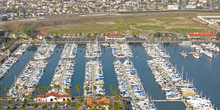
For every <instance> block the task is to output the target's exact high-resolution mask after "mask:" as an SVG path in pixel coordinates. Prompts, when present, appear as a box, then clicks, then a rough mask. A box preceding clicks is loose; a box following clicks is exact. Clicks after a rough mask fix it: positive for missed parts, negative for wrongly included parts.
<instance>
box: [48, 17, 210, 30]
mask: <svg viewBox="0 0 220 110" xmlns="http://www.w3.org/2000/svg"><path fill="white" fill-rule="evenodd" d="M159 31H162V32H172V33H192V32H195V31H196V32H203V33H205V32H214V30H212V29H210V28H209V27H208V26H206V25H204V24H201V23H199V22H198V21H195V20H193V19H192V18H188V17H157V18H148V19H143V18H142V19H132V18H129V19H115V20H106V21H105V20H104V21H98V22H97V21H96V22H93V21H90V22H84V23H77V24H69V25H64V26H57V27H55V28H54V29H52V30H49V31H48V32H49V33H53V34H78V33H109V32H120V33H126V34H128V33H130V34H131V33H144V32H159Z"/></svg>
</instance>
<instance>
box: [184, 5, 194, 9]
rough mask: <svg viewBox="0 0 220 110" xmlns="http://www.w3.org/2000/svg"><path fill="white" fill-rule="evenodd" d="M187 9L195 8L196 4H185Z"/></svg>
mask: <svg viewBox="0 0 220 110" xmlns="http://www.w3.org/2000/svg"><path fill="white" fill-rule="evenodd" d="M186 8H187V9H196V5H186Z"/></svg>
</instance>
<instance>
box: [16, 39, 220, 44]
mask: <svg viewBox="0 0 220 110" xmlns="http://www.w3.org/2000/svg"><path fill="white" fill-rule="evenodd" d="M73 41H74V40H70V41H66V40H65V41H46V43H54V42H55V43H56V44H66V43H72V42H73ZM29 42H31V43H33V44H40V43H45V41H40V40H34V41H17V42H16V43H17V44H22V43H29ZM74 42H75V43H77V44H87V43H89V42H90V43H95V41H90V40H82V41H74ZM118 42H126V43H130V44H138V43H144V42H148V43H152V42H155V43H161V44H170V45H178V44H179V43H181V42H183V41H182V40H176V41H173V40H172V41H168V40H164V41H162V40H160V41H152V40H144V39H142V40H130V41H118ZM210 42H212V43H216V44H219V43H220V41H219V40H215V41H206V40H204V41H192V43H210ZM99 43H100V44H103V43H114V42H110V41H103V40H101V41H99Z"/></svg>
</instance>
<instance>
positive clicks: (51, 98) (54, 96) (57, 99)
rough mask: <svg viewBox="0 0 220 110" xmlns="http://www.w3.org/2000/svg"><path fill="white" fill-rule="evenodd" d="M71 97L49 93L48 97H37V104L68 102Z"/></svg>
mask: <svg viewBox="0 0 220 110" xmlns="http://www.w3.org/2000/svg"><path fill="white" fill-rule="evenodd" d="M71 97H72V96H71V95H65V94H57V93H53V92H52V93H49V94H46V95H37V102H66V101H67V100H71Z"/></svg>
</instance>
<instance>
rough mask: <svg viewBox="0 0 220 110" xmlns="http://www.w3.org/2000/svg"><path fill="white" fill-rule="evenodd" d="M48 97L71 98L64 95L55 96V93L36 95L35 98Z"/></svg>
mask: <svg viewBox="0 0 220 110" xmlns="http://www.w3.org/2000/svg"><path fill="white" fill-rule="evenodd" d="M49 96H54V97H71V95H65V94H57V93H53V92H52V93H49V94H46V95H37V98H47V97H49Z"/></svg>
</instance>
